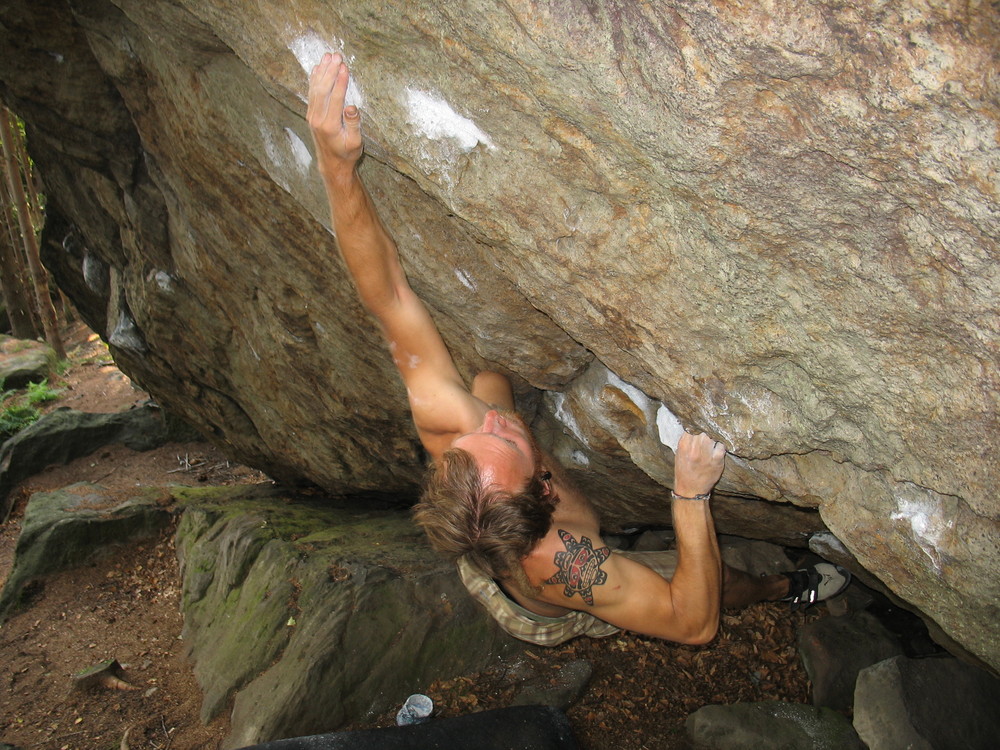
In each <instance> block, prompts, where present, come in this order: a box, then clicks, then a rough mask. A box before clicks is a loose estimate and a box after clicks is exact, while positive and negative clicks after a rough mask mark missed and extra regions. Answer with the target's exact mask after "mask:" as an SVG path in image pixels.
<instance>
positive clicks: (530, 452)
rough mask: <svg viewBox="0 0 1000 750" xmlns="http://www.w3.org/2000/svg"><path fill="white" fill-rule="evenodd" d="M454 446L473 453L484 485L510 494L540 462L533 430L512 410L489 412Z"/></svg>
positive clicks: (529, 477) (457, 440)
mask: <svg viewBox="0 0 1000 750" xmlns="http://www.w3.org/2000/svg"><path fill="white" fill-rule="evenodd" d="M452 446H453V447H455V448H461V449H462V450H464V451H466V452H468V453H469V454H471V455H472V457H473V458H474V459H475V461H476V465H477V466H478V467H479V470H480V473H481V476H482V478H483V482H484V483H485V484H487V485H494V486H496V487H499V488H500V489H502V490H505V491H507V492H511V493H518V492H520V491H522V490H523V489H524V488H525V486H527V484H528V481H529V480H530V479H531V477H532V475H533V474H534V473H535V471H536V469H537V468H538V466H539V464H540V463H541V460H540V459H541V456H540V453H539V450H538V446H537V445H536V444H535V439H534V436H532V434H531V430H529V429H528V426H527V425H526V424H525V423H524V420H523V419H522V418H521V417H520V415H518V414H517V413H516V412H512V411H506V410H504V411H498V410H496V409H493V410H491V411H488V412H487V413H486V417H485V418H484V419H483V424H482V425H481V426H480V427H479V429H477V430H473V431H472V432H468V433H466V434H464V435H461V436H459V437H458V438H456V439H455V440H454V442H452Z"/></svg>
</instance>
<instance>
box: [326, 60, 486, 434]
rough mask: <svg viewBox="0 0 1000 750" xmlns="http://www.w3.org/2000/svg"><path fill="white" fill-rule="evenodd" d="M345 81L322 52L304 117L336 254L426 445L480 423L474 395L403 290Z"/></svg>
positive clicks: (340, 68)
mask: <svg viewBox="0 0 1000 750" xmlns="http://www.w3.org/2000/svg"><path fill="white" fill-rule="evenodd" d="M349 80H350V72H349V71H348V69H347V66H346V65H345V64H344V61H343V58H342V57H341V55H339V54H330V53H327V54H326V55H324V56H323V59H322V60H321V61H320V63H319V65H317V66H316V67H315V68H313V71H312V75H311V76H310V79H309V109H308V113H307V120H308V122H309V127H310V128H311V129H312V134H313V140H314V141H315V144H316V156H317V162H318V167H319V172H320V175H321V176H322V177H323V182H324V184H325V185H326V192H327V197H328V198H329V201H330V212H331V215H332V217H333V227H334V231H335V233H336V235H337V243H338V245H339V246H340V251H341V254H342V255H343V258H344V261H345V262H346V264H347V268H348V271H349V272H350V274H351V277H352V278H353V279H354V283H355V286H356V288H357V290H358V295H359V296H360V297H361V301H362V302H363V303H364V305H365V307H367V308H368V309H369V310H370V311H371V312H372V314H373V315H374V316H375V317H376V318H377V319H378V322H379V323H380V324H381V326H382V331H383V333H384V335H385V338H386V340H387V341H388V343H389V348H390V350H391V351H392V356H393V360H394V361H395V363H396V367H397V368H399V372H400V374H401V375H402V377H403V381H404V382H405V383H406V386H407V391H408V393H409V397H410V408H411V410H412V413H413V420H414V422H415V423H416V425H417V428H418V430H419V432H420V436H421V439H422V440H424V443H425V445H428V442H429V441H430V442H433V443H436V442H438V441H437V440H434V439H433V436H435V435H441V434H450V433H460V432H463V431H465V430H467V429H469V426H468V423H469V422H470V421H476V420H477V419H478V420H480V421H481V416H476V414H477V413H478V411H479V409H478V408H476V404H475V402H476V401H478V399H474V397H473V396H472V395H471V393H469V391H468V389H467V388H466V386H465V384H464V383H463V381H462V378H461V376H460V375H459V373H458V370H457V369H456V367H455V364H454V362H453V360H452V358H451V354H450V353H449V352H448V349H447V347H446V346H445V344H444V341H443V340H442V339H441V335H440V334H439V333H438V330H437V326H436V325H435V324H434V321H433V320H432V319H431V317H430V314H429V313H428V311H427V308H426V307H425V306H424V304H423V302H421V300H420V299H419V298H418V297H417V295H416V294H415V293H414V292H413V290H412V289H411V288H410V285H409V283H408V282H407V280H406V275H405V273H404V272H403V268H402V266H401V265H400V262H399V255H398V253H397V250H396V244H395V242H393V240H392V237H390V236H389V233H388V232H387V231H386V230H385V227H383V226H382V222H381V221H380V220H379V217H378V214H377V212H376V210H375V206H374V204H373V203H372V200H371V197H370V196H369V195H368V192H367V191H366V190H365V187H364V185H362V183H361V178H360V177H359V175H358V172H357V165H358V161H359V160H360V158H361V154H362V151H363V141H362V136H361V113H360V111H359V110H358V108H357V107H355V106H353V105H351V106H347V107H345V106H344V104H345V98H346V96H347V85H348V82H349ZM428 448H429V449H430V448H431V446H428ZM433 452H434V451H432V453H433Z"/></svg>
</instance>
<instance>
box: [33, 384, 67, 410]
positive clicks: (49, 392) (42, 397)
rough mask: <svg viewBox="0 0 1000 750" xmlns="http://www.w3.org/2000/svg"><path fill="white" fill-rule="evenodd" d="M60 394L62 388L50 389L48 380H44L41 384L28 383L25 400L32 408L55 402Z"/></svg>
mask: <svg viewBox="0 0 1000 750" xmlns="http://www.w3.org/2000/svg"><path fill="white" fill-rule="evenodd" d="M62 392H63V389H62V388H50V387H49V380H48V378H46V379H45V380H43V381H42V382H41V383H28V392H27V396H26V398H27V400H28V403H29V404H31V405H32V406H34V405H35V404H41V403H44V402H46V401H55V400H56V399H57V398H59V394H61V393H62Z"/></svg>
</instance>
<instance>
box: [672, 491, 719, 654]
mask: <svg viewBox="0 0 1000 750" xmlns="http://www.w3.org/2000/svg"><path fill="white" fill-rule="evenodd" d="M672 505H673V507H672V513H673V520H674V529H675V531H676V534H677V552H678V559H677V569H676V571H675V573H674V577H673V579H672V580H671V583H670V585H671V593H672V599H673V605H674V612H675V613H676V615H677V616H678V617H679V618H681V619H682V620H684V621H685V622H687V623H689V624H690V626H691V628H692V639H693V640H694V641H695V642H705V641H708V640H711V639H712V638H713V637H714V635H715V632H716V630H717V629H718V624H719V612H720V607H721V591H722V558H721V555H720V553H719V544H718V540H717V539H716V535H715V524H714V522H713V519H712V512H711V508H710V506H709V503H708V500H682V499H675V500H673V501H672Z"/></svg>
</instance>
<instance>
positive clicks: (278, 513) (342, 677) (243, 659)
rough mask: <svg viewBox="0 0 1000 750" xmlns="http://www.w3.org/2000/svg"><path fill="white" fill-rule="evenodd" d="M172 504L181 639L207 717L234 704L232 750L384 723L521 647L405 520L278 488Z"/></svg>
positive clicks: (200, 495) (189, 495) (224, 492)
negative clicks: (415, 696)
mask: <svg viewBox="0 0 1000 750" xmlns="http://www.w3.org/2000/svg"><path fill="white" fill-rule="evenodd" d="M175 494H177V495H178V497H180V498H182V500H181V502H183V503H184V505H185V506H186V510H185V513H184V516H183V518H182V519H181V522H180V524H179V526H178V530H177V551H178V555H179V557H180V559H181V570H182V578H183V590H182V596H183V600H182V606H183V608H184V633H183V637H184V640H185V642H186V643H187V647H188V650H189V653H190V655H191V656H192V658H193V659H194V662H195V676H196V677H197V678H198V682H199V683H200V684H201V687H202V690H203V691H204V699H203V702H202V718H203V719H204V720H205V721H208V720H210V719H211V718H212V717H214V716H215V715H216V714H217V713H219V712H220V711H222V710H224V709H226V708H228V707H229V706H230V705H231V706H232V732H231V734H230V736H229V737H228V739H227V740H226V742H225V747H227V748H235V747H243V746H245V745H250V744H253V743H255V742H262V741H266V740H271V739H277V738H281V737H296V736H300V735H308V734H315V733H319V732H325V731H330V730H333V729H336V728H338V727H340V726H341V725H342V724H344V723H345V722H349V721H358V720H360V719H362V718H366V717H370V716H372V715H375V714H378V713H381V712H384V711H385V710H387V709H389V708H391V707H393V706H398V705H400V704H402V703H403V701H404V700H406V697H407V696H408V695H410V694H411V693H414V692H418V691H419V690H420V689H422V688H425V687H426V686H427V685H428V684H430V683H431V682H433V681H434V680H435V679H443V678H445V677H450V676H454V675H456V674H466V673H469V672H476V671H479V670H481V669H483V668H485V667H486V666H487V665H488V664H490V663H492V662H493V661H494V660H495V659H496V657H497V655H499V654H500V653H502V652H503V651H504V650H506V649H507V648H509V647H510V646H512V645H513V644H514V643H515V641H514V640H513V639H512V638H510V636H508V635H506V634H505V633H503V632H502V631H501V630H500V629H499V627H498V626H497V625H496V623H495V622H493V620H492V619H491V618H490V617H489V616H488V615H487V614H486V613H485V611H484V610H482V609H481V608H480V607H479V606H478V605H477V604H476V603H475V601H473V600H472V598H470V597H469V595H468V594H467V593H466V591H465V589H464V587H463V586H462V583H461V581H460V580H459V578H458V575H457V574H456V572H455V568H454V566H453V565H450V564H447V563H444V562H443V561H442V560H440V559H439V558H438V557H437V556H436V555H434V554H432V553H431V551H430V548H429V547H428V545H427V542H426V540H425V539H423V536H422V534H421V533H420V532H419V531H418V530H416V529H415V528H414V526H413V524H412V523H410V521H409V518H408V514H406V513H400V512H399V511H392V510H380V511H378V510H371V509H369V510H367V511H365V510H363V509H359V508H357V507H355V506H352V505H339V506H338V507H331V506H330V505H329V503H319V502H317V501H316V500H315V499H313V500H312V501H310V499H309V498H302V497H295V496H290V495H288V494H287V493H282V492H280V491H276V490H273V489H267V488H259V489H257V490H253V491H248V490H247V488H245V487H235V488H217V489H209V490H206V491H198V490H177V491H175ZM234 696H235V697H234Z"/></svg>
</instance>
